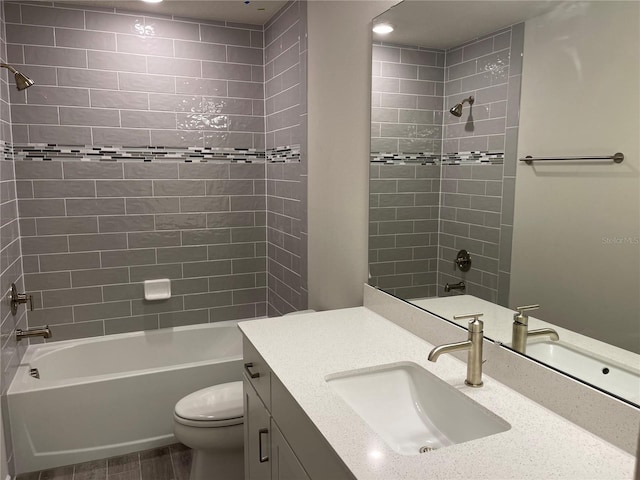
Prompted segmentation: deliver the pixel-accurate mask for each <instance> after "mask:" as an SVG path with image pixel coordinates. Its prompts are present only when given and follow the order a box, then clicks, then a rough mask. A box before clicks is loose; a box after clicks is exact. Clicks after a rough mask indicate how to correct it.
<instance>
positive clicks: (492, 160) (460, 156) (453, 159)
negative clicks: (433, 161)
mask: <svg viewBox="0 0 640 480" xmlns="http://www.w3.org/2000/svg"><path fill="white" fill-rule="evenodd" d="M467 163H471V164H477V163H486V164H489V165H500V164H502V163H504V152H457V153H445V154H444V155H443V156H442V164H443V165H465V164H467Z"/></svg>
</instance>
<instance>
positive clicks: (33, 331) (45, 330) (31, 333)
mask: <svg viewBox="0 0 640 480" xmlns="http://www.w3.org/2000/svg"><path fill="white" fill-rule="evenodd" d="M29 337H44V338H51V329H50V328H49V325H45V326H44V327H36V328H28V329H26V330H22V329H20V328H18V329H16V341H18V342H19V341H20V340H22V339H23V338H29Z"/></svg>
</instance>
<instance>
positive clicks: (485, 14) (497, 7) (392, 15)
mask: <svg viewBox="0 0 640 480" xmlns="http://www.w3.org/2000/svg"><path fill="white" fill-rule="evenodd" d="M559 4H560V2H558V1H554V0H545V1H506V0H502V1H500V0H491V1H485V0H467V1H455V0H405V1H404V2H402V3H401V4H399V5H396V6H395V7H392V8H391V9H390V10H387V11H386V12H385V13H383V14H382V15H380V16H379V17H378V18H376V19H375V20H374V24H375V23H378V22H382V21H385V22H390V23H392V24H393V25H394V27H395V30H394V31H393V32H391V33H390V34H388V35H378V34H375V33H374V34H373V38H374V40H379V41H382V42H388V43H396V44H401V45H415V46H421V47H429V48H436V49H447V48H451V47H455V46H458V45H460V44H462V43H465V42H467V41H469V40H473V39H475V38H478V37H480V36H482V35H484V34H487V33H491V32H495V31H496V30H499V29H500V28H503V27H507V26H509V25H513V24H514V23H519V22H522V21H524V20H527V19H529V18H533V17H537V16H538V15H542V14H543V13H546V12H549V11H551V10H552V9H553V8H555V7H557V6H558V5H559Z"/></svg>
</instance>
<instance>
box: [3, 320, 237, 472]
mask: <svg viewBox="0 0 640 480" xmlns="http://www.w3.org/2000/svg"><path fill="white" fill-rule="evenodd" d="M236 323H237V322H219V323H215V324H205V325H194V326H187V327H177V328H170V329H163V330H157V331H153V332H135V333H125V334H119V335H109V336H106V337H98V338H91V339H82V340H69V341H64V342H57V343H49V344H44V345H35V346H30V347H29V348H28V349H27V352H26V354H25V356H24V359H23V361H22V364H21V365H20V367H19V369H18V372H17V374H16V376H15V379H14V380H13V382H12V383H11V386H10V387H9V391H8V394H7V405H8V412H9V420H10V423H11V435H12V440H13V445H14V451H15V465H16V473H24V472H30V471H34V470H43V469H47V468H52V467H55V466H60V465H69V464H73V463H80V462H85V461H89V460H95V459H99V458H106V457H110V456H115V455H122V454H125V453H129V452H133V451H137V450H144V449H148V448H154V447H158V446H163V445H168V444H171V443H173V442H175V439H174V437H173V432H172V419H173V408H174V406H175V404H176V402H177V401H178V400H180V398H182V397H183V396H184V395H186V394H188V393H191V392H193V391H195V390H198V389H200V388H204V387H207V386H210V385H215V384H218V383H224V382H230V381H235V380H241V379H242V339H241V334H240V331H239V330H238V328H237V325H236ZM32 368H37V369H38V372H39V373H40V378H39V379H36V378H33V377H32V376H31V375H30V374H29V372H30V369H32Z"/></svg>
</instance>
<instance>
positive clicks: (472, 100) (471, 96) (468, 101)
mask: <svg viewBox="0 0 640 480" xmlns="http://www.w3.org/2000/svg"><path fill="white" fill-rule="evenodd" d="M474 101H475V98H473V95H470V96H469V98H465V99H464V100H462V102H460V103H461V105H464V102H467V103H469V105H473V102H474Z"/></svg>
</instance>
